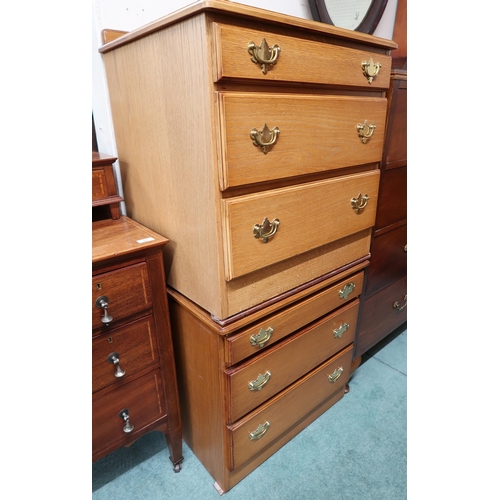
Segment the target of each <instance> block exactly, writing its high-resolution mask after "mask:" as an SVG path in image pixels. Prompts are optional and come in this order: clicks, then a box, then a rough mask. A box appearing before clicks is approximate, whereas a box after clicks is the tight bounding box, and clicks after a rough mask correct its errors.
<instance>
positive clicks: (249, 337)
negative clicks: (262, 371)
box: [225, 273, 364, 366]
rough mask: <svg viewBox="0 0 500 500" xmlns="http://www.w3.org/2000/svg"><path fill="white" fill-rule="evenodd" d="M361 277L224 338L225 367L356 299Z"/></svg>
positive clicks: (324, 291)
mask: <svg viewBox="0 0 500 500" xmlns="http://www.w3.org/2000/svg"><path fill="white" fill-rule="evenodd" d="M363 276H364V275H363V273H358V274H355V275H354V276H352V277H350V278H347V279H345V280H342V281H340V282H339V283H336V284H335V285H332V286H330V287H328V288H327V289H326V290H322V291H320V292H318V293H317V294H315V295H313V296H312V297H309V298H307V299H305V300H303V301H301V302H299V303H297V304H294V305H292V306H290V307H288V308H287V309H285V310H283V311H280V312H279V313H276V314H274V315H271V316H268V317H267V318H266V319H265V320H263V321H260V322H258V323H256V324H254V325H252V327H251V328H248V329H246V330H244V331H243V332H241V333H238V334H235V335H232V336H230V337H227V338H226V342H225V349H226V363H227V365H228V366H231V365H234V364H236V363H239V362H240V361H243V360H244V359H245V358H248V357H249V356H251V355H252V354H258V353H262V349H263V348H265V347H269V346H271V345H273V344H275V343H276V342H277V341H278V340H281V339H282V338H284V337H286V336H287V335H289V334H290V333H293V332H295V331H297V330H299V329H300V328H303V327H304V326H306V325H308V324H309V323H312V322H313V321H315V320H316V319H318V318H321V317H322V316H325V315H326V314H328V313H329V312H331V311H333V310H334V309H337V308H338V307H341V306H343V305H345V304H347V302H349V301H351V300H352V299H353V298H355V297H358V296H359V295H360V294H361V291H362V290H363ZM351 290H352V291H351ZM357 304H358V302H357V301H356V302H353V303H351V304H350V305H349V306H346V307H345V308H344V309H343V311H347V310H348V309H352V308H357V307H358V305H357Z"/></svg>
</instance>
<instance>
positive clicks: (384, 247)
mask: <svg viewBox="0 0 500 500" xmlns="http://www.w3.org/2000/svg"><path fill="white" fill-rule="evenodd" d="M406 243H407V237H406V224H405V225H404V226H401V227H398V228H397V229H393V230H392V231H389V232H388V233H384V234H381V235H380V236H377V237H376V238H373V241H372V247H371V259H370V266H369V267H368V272H367V278H366V290H365V296H366V295H371V294H373V293H375V292H376V291H378V290H380V289H381V288H383V287H384V286H386V285H388V284H391V283H393V282H394V281H397V280H398V279H401V278H403V277H404V276H406V268H407V257H406V256H407V254H406Z"/></svg>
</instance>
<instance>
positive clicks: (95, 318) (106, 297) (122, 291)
mask: <svg viewBox="0 0 500 500" xmlns="http://www.w3.org/2000/svg"><path fill="white" fill-rule="evenodd" d="M105 304H107V305H106V308H104V307H99V305H101V306H104V305H105ZM150 307H152V293H151V286H150V284H149V276H148V266H147V264H146V263H145V262H142V263H140V264H134V265H132V266H127V267H124V268H122V269H118V270H116V271H110V272H108V273H102V274H97V275H95V276H93V277H92V329H95V328H100V327H102V326H104V325H107V326H112V325H115V324H116V323H117V322H119V321H120V320H121V319H124V318H127V317H129V316H132V315H134V314H137V313H140V312H141V311H145V310H146V309H149V308H150ZM106 311H107V315H105V312H106ZM103 320H104V321H103Z"/></svg>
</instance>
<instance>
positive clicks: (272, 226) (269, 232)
mask: <svg viewBox="0 0 500 500" xmlns="http://www.w3.org/2000/svg"><path fill="white" fill-rule="evenodd" d="M279 225H280V221H279V219H274V220H273V221H272V222H269V219H268V218H267V217H265V218H264V220H263V222H262V224H255V225H254V226H253V235H254V237H255V238H257V239H259V238H262V241H263V242H264V243H267V242H268V241H269V238H271V237H272V236H274V235H275V234H276V231H277V230H278V226H279Z"/></svg>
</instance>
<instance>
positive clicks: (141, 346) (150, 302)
mask: <svg viewBox="0 0 500 500" xmlns="http://www.w3.org/2000/svg"><path fill="white" fill-rule="evenodd" d="M167 242H168V240H167V239H166V238H164V237H162V236H160V235H159V234H156V233H154V232H153V231H150V230H148V229H147V228H145V227H143V226H141V225H140V224H138V223H136V222H135V221H133V220H131V219H129V218H128V217H123V216H121V217H119V218H118V219H105V220H101V221H97V222H93V224H92V460H93V461H95V460H98V459H99V458H102V457H103V456H105V455H107V454H108V453H109V452H111V451H113V450H115V449H117V448H118V447H120V446H124V445H127V444H130V443H132V442H133V441H135V440H136V439H137V438H139V437H140V436H142V435H143V434H145V433H146V432H149V431H152V430H159V431H161V432H163V433H164V434H165V437H166V439H167V444H168V446H169V450H170V459H171V460H172V462H173V463H174V470H175V471H179V470H180V467H181V462H182V428H181V418H180V409H179V399H178V389H177V379H176V372H175V361H174V356H173V348H172V337H171V333H170V323H169V315H168V303H167V296H166V290H165V282H164V270H163V254H162V250H161V249H162V247H163V246H164V245H165V244H166V243H167Z"/></svg>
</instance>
